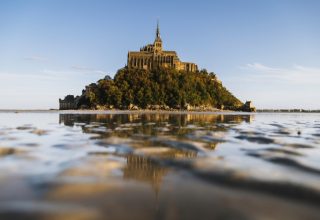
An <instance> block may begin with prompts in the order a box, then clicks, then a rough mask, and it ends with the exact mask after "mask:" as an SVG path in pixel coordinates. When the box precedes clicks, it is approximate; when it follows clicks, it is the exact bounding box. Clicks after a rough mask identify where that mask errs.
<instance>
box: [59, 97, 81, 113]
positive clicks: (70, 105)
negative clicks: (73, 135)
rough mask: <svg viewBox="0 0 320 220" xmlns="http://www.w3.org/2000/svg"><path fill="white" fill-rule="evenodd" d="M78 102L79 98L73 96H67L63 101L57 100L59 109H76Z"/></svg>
mask: <svg viewBox="0 0 320 220" xmlns="http://www.w3.org/2000/svg"><path fill="white" fill-rule="evenodd" d="M78 100H79V96H77V97H74V96H73V95H67V96H66V97H65V98H64V99H59V109H60V110H69V109H77V104H78Z"/></svg>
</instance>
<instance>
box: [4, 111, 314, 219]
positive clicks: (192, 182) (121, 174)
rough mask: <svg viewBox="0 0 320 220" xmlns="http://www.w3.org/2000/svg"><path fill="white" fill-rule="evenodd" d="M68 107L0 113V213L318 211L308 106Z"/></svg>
mask: <svg viewBox="0 0 320 220" xmlns="http://www.w3.org/2000/svg"><path fill="white" fill-rule="evenodd" d="M60 113H61V112H60ZM68 113H70V114H68ZM78 113H79V112H63V114H59V113H58V112H50V113H45V112H33V114H29V113H24V112H20V113H19V114H16V113H14V112H7V113H1V114H0V119H1V126H0V189H1V190H0V217H1V218H5V219H7V218H9V217H12V218H15V219H19V218H20V219H28V218H29V219H57V218H64V219H101V218H103V219H128V218H131V219H235V218H236V219H266V218H267V219H318V218H319V216H320V211H319V210H318V207H319V205H320V196H319V192H320V188H319V180H320V178H319V173H320V171H319V167H320V166H319V162H318V161H319V157H320V152H319V144H320V121H319V115H318V114H238V113H228V114H225V113H219V114H212V113H200V114H197V113H192V114H179V113H173V114H171V113H170V114H168V113H161V114H157V113H147V114H145V113H139V112H134V113H132V112H130V114H128V113H127V112H113V113H112V114H108V112H102V113H100V114H95V113H94V112H90V114H86V113H87V112H80V113H81V114H78ZM119 113H120V114H119Z"/></svg>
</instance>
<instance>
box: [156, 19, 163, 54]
mask: <svg viewBox="0 0 320 220" xmlns="http://www.w3.org/2000/svg"><path fill="white" fill-rule="evenodd" d="M154 49H155V52H156V53H157V52H161V51H162V40H161V37H160V28H159V21H158V22H157V30H156V39H155V40H154Z"/></svg>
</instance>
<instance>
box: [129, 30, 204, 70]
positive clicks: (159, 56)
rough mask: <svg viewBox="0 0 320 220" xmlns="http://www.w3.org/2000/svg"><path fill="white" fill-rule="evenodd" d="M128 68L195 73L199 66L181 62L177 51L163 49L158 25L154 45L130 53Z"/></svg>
mask: <svg viewBox="0 0 320 220" xmlns="http://www.w3.org/2000/svg"><path fill="white" fill-rule="evenodd" d="M127 66H128V68H129V69H132V68H137V69H146V70H151V69H154V68H157V67H164V68H174V69H176V70H185V71H190V72H195V71H197V70H198V66H197V65H196V64H194V63H189V62H182V61H180V59H179V57H178V55H177V53H176V52H175V51H165V50H163V49H162V40H161V37H160V29H159V24H157V30H156V38H155V40H154V43H153V44H148V45H146V46H144V47H142V48H140V51H129V53H128V61H127Z"/></svg>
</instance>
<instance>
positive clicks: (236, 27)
mask: <svg viewBox="0 0 320 220" xmlns="http://www.w3.org/2000/svg"><path fill="white" fill-rule="evenodd" d="M319 9H320V1H317V0H314V1H311V0H300V1H297V0H220V1H214V0H211V1H209V0H208V1H201V0H198V1H188V0H184V1H182V0H176V1H169V0H162V1H152V0H148V1H143V0H136V1H129V0H127V1H124V0H114V1H113V0H110V1H98V0H38V1H36V0H29V1H24V0H20V1H18V0H7V1H6V0H1V1H0V94H1V102H0V109H14V108H18V109H47V108H58V99H59V98H62V97H64V96H65V95H67V94H75V95H77V94H80V93H81V90H82V89H83V88H84V86H85V85H87V84H89V83H91V82H96V81H97V80H98V79H100V78H102V77H104V75H106V74H108V75H111V76H113V75H114V73H115V72H116V70H117V69H119V68H121V67H123V66H124V65H125V64H126V57H127V52H128V51H129V50H138V49H139V48H140V47H141V46H143V45H145V44H147V43H151V42H153V40H154V35H155V26H156V21H157V19H158V18H159V20H160V31H161V36H162V40H163V44H164V48H165V49H168V50H176V51H177V52H178V54H179V56H180V58H181V60H183V61H192V62H195V63H197V64H198V66H199V67H200V68H206V69H207V70H209V71H213V72H215V73H216V74H217V75H218V77H219V78H220V79H221V80H222V82H223V84H224V85H225V86H226V87H227V88H228V89H229V90H230V91H231V92H232V93H233V94H234V95H236V96H237V97H239V98H240V99H241V100H242V101H246V100H252V101H253V102H254V104H255V105H256V106H257V107H258V108H307V109H308V108H309V109H320V102H319V101H318V100H319V98H320V25H319V24H320V13H319Z"/></svg>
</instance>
